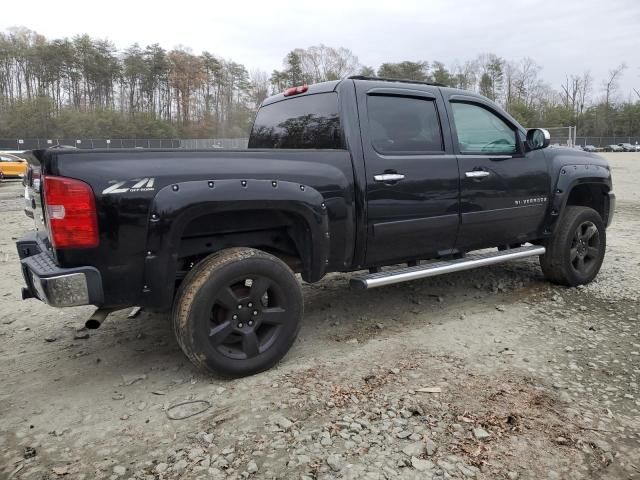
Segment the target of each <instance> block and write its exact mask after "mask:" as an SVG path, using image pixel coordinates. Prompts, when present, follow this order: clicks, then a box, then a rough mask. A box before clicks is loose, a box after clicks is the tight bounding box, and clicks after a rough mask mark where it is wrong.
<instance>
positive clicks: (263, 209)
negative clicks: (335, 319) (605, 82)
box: [17, 77, 615, 376]
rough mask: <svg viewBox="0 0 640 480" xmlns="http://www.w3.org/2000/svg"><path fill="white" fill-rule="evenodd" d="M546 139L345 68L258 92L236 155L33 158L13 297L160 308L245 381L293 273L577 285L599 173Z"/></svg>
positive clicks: (179, 331)
mask: <svg viewBox="0 0 640 480" xmlns="http://www.w3.org/2000/svg"><path fill="white" fill-rule="evenodd" d="M548 145H549V135H548V133H547V132H546V131H545V130H542V129H531V130H528V131H527V130H525V129H524V128H523V127H521V126H520V125H519V124H518V123H517V122H516V121H515V120H514V119H513V118H512V117H511V116H510V115H509V114H508V113H506V112H505V111H503V110H502V109H501V108H500V107H498V106H497V105H495V104H494V103H493V102H491V101H489V100H487V99H486V98H484V97H481V96H479V95H476V94H474V93H470V92H467V91H462V90H456V89H452V88H446V87H444V86H441V85H433V84H428V83H419V82H409V81H397V80H388V79H381V78H366V77H351V78H348V79H344V80H341V81H334V82H327V83H321V84H316V85H310V86H306V85H305V86H301V87H294V88H291V89H289V90H287V91H286V92H284V93H282V94H279V95H275V96H272V97H270V98H268V99H266V100H265V101H264V102H263V103H262V105H261V107H260V109H259V111H258V113H257V116H256V119H255V122H254V125H253V128H252V131H251V136H250V139H249V148H248V149H246V150H197V151H196V150H71V149H68V150H67V149H57V150H54V149H50V150H42V151H35V152H34V157H35V159H36V160H32V162H31V165H30V168H29V171H28V174H27V176H26V183H27V187H26V192H25V198H26V202H27V213H28V214H30V215H31V216H33V218H34V221H35V231H34V232H31V233H30V234H28V235H27V236H25V237H24V238H23V239H21V240H20V241H18V242H17V247H18V252H19V254H20V258H21V264H22V271H23V273H24V279H25V281H26V284H27V286H26V287H25V288H24V289H23V297H24V298H31V297H36V298H38V299H40V300H42V301H45V302H47V303H48V304H50V305H52V306H56V307H65V306H74V305H95V306H97V307H98V310H97V311H96V314H94V316H93V317H92V318H91V319H89V321H88V322H87V325H88V326H89V327H94V328H95V327H97V326H99V325H100V323H101V321H102V320H104V318H105V317H106V315H107V314H108V313H109V312H110V311H113V310H116V309H121V308H126V307H130V306H140V307H143V308H146V309H149V310H154V311H168V310H171V311H172V322H173V328H174V331H175V334H176V337H177V339H178V342H179V344H180V346H181V347H182V349H183V350H184V352H185V354H186V355H187V356H188V357H189V359H190V360H191V361H192V362H193V363H194V364H195V365H197V366H198V367H200V368H203V369H205V370H208V371H210V372H216V373H218V374H221V375H225V376H240V375H248V374H252V373H255V372H259V371H261V370H264V369H267V368H269V367H271V366H272V365H274V364H275V363H276V362H277V361H278V360H280V359H281V358H282V357H283V356H284V355H285V354H286V352H287V351H288V349H289V348H290V347H291V345H292V343H293V342H294V340H295V338H296V335H297V333H298V330H299V327H300V324H301V319H302V315H303V299H302V293H301V288H300V283H299V281H298V279H297V278H296V275H295V273H300V274H301V275H302V279H304V280H305V281H306V282H317V281H319V280H321V279H322V278H323V276H324V275H325V274H327V273H328V272H349V271H358V270H360V271H362V270H364V272H362V273H360V274H356V275H354V276H352V277H351V280H350V281H351V286H352V287H355V288H373V287H379V286H384V285H388V284H392V283H397V282H402V281H407V280H414V279H419V278H424V277H429V276H434V275H439V274H442V273H447V272H453V271H460V270H465V269H469V268H474V267H479V266H483V265H491V264H495V263H499V262H504V261H508V260H513V259H519V258H523V257H528V256H539V257H540V263H541V266H542V270H543V272H544V274H545V276H546V277H547V278H548V279H549V280H550V281H552V282H556V283H559V284H563V285H568V286H575V285H579V284H584V283H588V282H590V281H591V280H592V279H593V278H594V277H595V276H596V274H597V273H598V271H599V269H600V266H601V264H602V261H603V258H604V254H605V238H606V230H605V229H606V227H607V226H608V225H609V224H610V223H611V220H612V216H613V210H614V202H615V196H614V194H613V193H612V183H611V173H610V170H609V166H608V165H607V162H606V161H605V160H604V159H603V158H601V157H599V156H597V155H595V154H591V153H587V152H582V151H576V150H571V149H567V148H553V147H549V148H546V147H548ZM488 249H492V250H488ZM479 250H481V251H479ZM385 266H393V267H390V268H384V269H383V267H385ZM367 270H368V271H367Z"/></svg>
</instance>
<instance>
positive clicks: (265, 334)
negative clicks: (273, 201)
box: [172, 248, 304, 377]
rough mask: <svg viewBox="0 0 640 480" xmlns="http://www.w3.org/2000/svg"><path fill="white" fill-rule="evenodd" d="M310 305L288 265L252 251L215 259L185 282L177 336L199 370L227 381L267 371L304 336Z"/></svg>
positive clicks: (176, 317)
mask: <svg viewBox="0 0 640 480" xmlns="http://www.w3.org/2000/svg"><path fill="white" fill-rule="evenodd" d="M303 309H304V304H303V298H302V290H301V288H300V284H299V283H298V280H297V279H296V277H295V274H294V273H293V272H292V271H291V269H290V268H289V267H288V266H287V265H286V264H285V263H284V262H282V260H280V259H278V258H277V257H274V256H273V255H270V254H268V253H265V252H262V251H260V250H255V249H252V248H231V249H228V250H223V251H220V252H218V253H214V254H212V255H210V256H208V257H207V258H205V259H204V260H202V261H201V262H200V263H198V264H197V265H196V266H195V267H194V268H193V270H191V271H190V272H189V274H188V275H187V276H186V277H185V279H184V281H183V282H182V285H181V286H180V289H179V290H178V294H177V295H176V299H175V302H174V307H173V314H172V323H173V330H174V333H175V336H176V339H177V340H178V343H179V344H180V347H181V348H182V350H183V352H184V353H185V355H186V356H187V357H188V358H189V360H191V362H192V363H193V364H194V365H196V366H197V367H198V368H200V369H202V370H205V371H207V372H209V373H215V374H217V375H220V376H224V377H242V376H246V375H252V374H254V373H258V372H261V371H263V370H267V369H269V368H271V367H272V366H273V365H275V364H276V363H277V362H278V361H280V360H281V359H282V357H284V356H285V354H286V353H287V351H288V350H289V348H290V347H291V345H292V344H293V342H294V341H295V339H296V336H297V335H298V331H299V330H300V325H301V320H302V314H303Z"/></svg>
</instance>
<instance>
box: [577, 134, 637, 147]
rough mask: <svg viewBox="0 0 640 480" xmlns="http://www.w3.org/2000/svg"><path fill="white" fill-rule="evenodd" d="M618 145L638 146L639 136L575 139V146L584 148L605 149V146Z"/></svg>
mask: <svg viewBox="0 0 640 480" xmlns="http://www.w3.org/2000/svg"><path fill="white" fill-rule="evenodd" d="M619 143H630V144H631V145H640V135H625V136H617V135H616V136H611V137H596V136H589V137H576V145H580V146H582V147H584V146H585V145H593V146H594V147H606V146H607V145H617V144H619Z"/></svg>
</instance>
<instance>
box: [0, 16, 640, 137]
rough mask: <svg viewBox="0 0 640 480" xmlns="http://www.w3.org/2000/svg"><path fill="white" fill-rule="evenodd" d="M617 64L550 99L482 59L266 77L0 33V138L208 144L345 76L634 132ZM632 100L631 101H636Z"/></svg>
mask: <svg viewBox="0 0 640 480" xmlns="http://www.w3.org/2000/svg"><path fill="white" fill-rule="evenodd" d="M625 68H626V67H625V65H624V64H621V65H619V66H618V67H616V68H614V69H612V70H611V71H610V72H609V75H608V77H607V78H606V79H601V82H600V83H598V82H597V81H596V79H594V78H593V77H592V75H591V74H590V73H589V71H584V72H581V73H568V74H567V76H566V81H565V82H563V83H562V85H559V86H557V88H554V87H552V86H550V85H549V84H547V83H546V82H545V81H544V80H543V78H542V76H541V67H540V65H538V64H537V63H536V62H535V61H534V60H533V59H531V58H523V59H520V60H516V61H512V60H507V59H503V58H500V57H498V56H497V55H495V54H491V53H487V54H481V55H478V56H477V57H476V58H474V59H472V60H468V61H465V62H462V63H460V62H457V63H452V64H450V65H445V63H443V62H440V61H417V62H416V61H402V62H396V63H390V62H389V63H383V64H382V65H380V66H379V67H378V68H377V69H375V68H373V67H369V66H365V65H362V64H361V63H360V62H359V60H358V57H357V56H356V55H355V54H354V53H353V52H351V51H350V50H349V49H346V48H333V47H329V46H325V45H317V46H311V47H309V48H296V49H293V50H291V51H290V52H289V53H287V54H286V56H285V57H284V60H283V64H282V67H281V68H280V69H275V70H273V71H272V72H271V74H267V73H266V72H263V71H260V70H248V69H247V67H246V66H244V65H242V64H240V63H237V62H234V61H232V60H229V59H225V58H222V57H220V56H216V55H214V54H212V53H210V52H202V53H200V54H195V53H193V52H192V51H191V50H190V49H188V48H186V47H177V48H174V49H172V50H166V49H164V48H163V47H161V46H160V45H159V44H152V45H146V46H140V45H138V44H134V45H131V46H129V47H128V48H126V49H124V50H118V49H117V48H116V46H115V45H114V44H113V43H111V42H110V41H108V40H102V39H95V38H92V37H90V36H89V35H78V36H75V37H73V38H62V39H47V38H45V37H44V36H42V35H39V34H37V33H36V32H33V31H31V30H28V29H26V28H13V29H10V30H8V31H7V32H4V33H3V32H0V137H4V138H11V137H46V138H63V137H67V138H69V137H94V138H133V137H136V138H169V137H172V138H173V137H183V138H211V137H241V136H246V135H247V134H248V130H249V128H250V126H251V122H252V120H253V116H254V114H255V111H256V109H257V107H258V106H259V104H260V102H262V100H263V99H264V98H266V97H267V96H268V95H270V94H273V93H276V92H280V91H282V90H284V89H285V88H287V87H289V86H293V85H300V84H304V83H315V82H322V81H327V80H337V79H340V78H344V77H347V76H349V75H354V74H359V75H366V76H381V77H389V78H405V79H410V80H419V81H431V82H437V83H440V84H443V85H447V86H451V87H457V88H463V89H467V90H473V91H477V92H479V93H481V94H483V95H485V96H487V97H489V98H491V99H492V100H495V101H497V102H498V103H500V104H501V105H502V106H503V107H504V108H505V109H506V110H507V111H509V112H510V113H511V114H512V115H513V116H514V117H515V118H516V119H518V120H519V121H520V122H521V123H522V124H523V125H526V126H547V127H550V126H568V125H577V126H578V132H579V134H580V135H614V134H617V135H623V134H636V133H639V132H640V103H638V101H637V100H638V99H631V98H630V99H627V100H621V99H620V92H619V83H618V82H619V80H620V78H621V76H622V75H623V74H624V70H625ZM636 95H638V98H640V93H638V92H637V91H636Z"/></svg>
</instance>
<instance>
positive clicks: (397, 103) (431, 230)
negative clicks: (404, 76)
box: [356, 82, 459, 265]
mask: <svg viewBox="0 0 640 480" xmlns="http://www.w3.org/2000/svg"><path fill="white" fill-rule="evenodd" d="M380 83H381V84H382V83H383V82H380ZM356 85H357V98H358V110H359V112H360V124H361V129H362V141H363V151H364V156H365V169H366V177H367V192H366V194H367V230H368V231H367V251H366V263H367V265H377V264H378V265H383V264H389V263H391V262H394V261H406V260H412V259H420V258H428V257H431V256H434V255H437V254H442V253H446V252H449V251H451V250H452V249H453V247H454V245H455V240H456V234H457V230H458V223H459V217H458V193H459V190H458V177H459V174H458V165H457V161H456V157H455V155H454V152H453V146H452V144H451V141H450V133H449V126H448V123H447V121H446V113H445V106H444V103H443V99H442V95H441V94H440V91H439V89H438V88H437V87H431V86H422V85H420V86H415V87H414V86H412V87H410V88H406V89H405V88H397V87H394V88H389V87H387V86H386V85H385V86H381V85H380V84H372V83H371V82H362V83H356Z"/></svg>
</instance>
